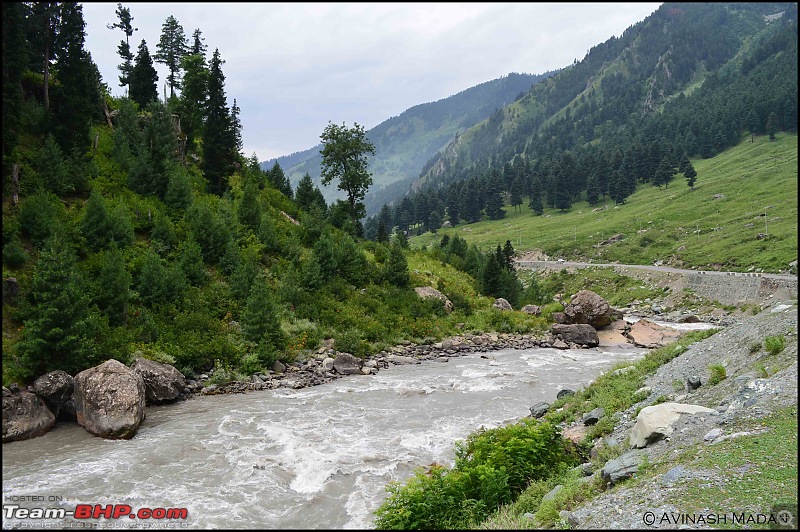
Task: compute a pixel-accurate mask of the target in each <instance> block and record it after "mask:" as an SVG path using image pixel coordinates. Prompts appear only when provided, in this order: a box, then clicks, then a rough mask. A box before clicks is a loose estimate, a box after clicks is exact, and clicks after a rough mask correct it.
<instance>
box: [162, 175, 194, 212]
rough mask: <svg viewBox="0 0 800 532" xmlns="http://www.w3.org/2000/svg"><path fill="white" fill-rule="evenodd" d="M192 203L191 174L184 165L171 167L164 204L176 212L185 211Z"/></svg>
mask: <svg viewBox="0 0 800 532" xmlns="http://www.w3.org/2000/svg"><path fill="white" fill-rule="evenodd" d="M192 201H193V194H192V184H191V182H190V181H189V173H188V172H187V171H186V168H185V167H184V166H183V165H180V164H173V165H171V166H170V170H169V181H168V182H167V191H166V193H165V194H164V203H166V204H167V205H168V206H170V207H172V208H173V209H175V210H178V211H185V210H187V209H188V208H189V207H190V206H191V204H192Z"/></svg>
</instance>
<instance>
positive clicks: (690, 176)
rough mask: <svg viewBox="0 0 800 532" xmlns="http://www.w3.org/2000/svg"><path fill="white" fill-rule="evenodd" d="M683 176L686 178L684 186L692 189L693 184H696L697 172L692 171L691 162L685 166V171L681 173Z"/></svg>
mask: <svg viewBox="0 0 800 532" xmlns="http://www.w3.org/2000/svg"><path fill="white" fill-rule="evenodd" d="M683 176H684V177H685V178H686V184H687V185H689V188H694V184H695V183H696V182H697V170H695V169H694V166H692V163H691V162H690V163H689V164H688V165H687V166H686V170H684V171H683Z"/></svg>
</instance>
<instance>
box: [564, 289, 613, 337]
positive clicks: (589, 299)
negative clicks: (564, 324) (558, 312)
mask: <svg viewBox="0 0 800 532" xmlns="http://www.w3.org/2000/svg"><path fill="white" fill-rule="evenodd" d="M564 314H565V315H566V317H567V320H568V322H569V323H588V324H589V325H591V326H592V327H594V328H595V329H599V328H600V327H605V326H606V325H608V324H609V323H611V321H612V320H611V307H610V306H609V304H608V301H606V300H605V299H603V298H602V297H600V296H599V295H597V294H595V293H594V292H592V291H591V290H581V291H580V292H578V293H577V294H575V295H574V296H572V300H571V301H570V303H569V305H567V306H566V307H565V308H564Z"/></svg>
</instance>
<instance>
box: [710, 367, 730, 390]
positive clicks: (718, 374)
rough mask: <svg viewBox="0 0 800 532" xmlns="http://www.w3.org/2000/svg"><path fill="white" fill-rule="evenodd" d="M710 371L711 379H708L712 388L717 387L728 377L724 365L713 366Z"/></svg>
mask: <svg viewBox="0 0 800 532" xmlns="http://www.w3.org/2000/svg"><path fill="white" fill-rule="evenodd" d="M708 369H709V370H710V371H711V377H710V378H709V379H708V384H710V385H711V386H716V385H717V384H719V383H720V382H722V381H724V380H725V379H726V378H727V377H728V375H727V374H726V372H725V366H723V365H722V364H712V365H710V366H709V367H708Z"/></svg>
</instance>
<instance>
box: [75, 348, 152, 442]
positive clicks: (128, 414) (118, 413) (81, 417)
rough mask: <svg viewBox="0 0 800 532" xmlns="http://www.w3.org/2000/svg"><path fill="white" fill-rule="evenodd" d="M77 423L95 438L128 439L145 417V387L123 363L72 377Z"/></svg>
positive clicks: (112, 361) (107, 363)
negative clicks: (73, 379) (73, 378)
mask: <svg viewBox="0 0 800 532" xmlns="http://www.w3.org/2000/svg"><path fill="white" fill-rule="evenodd" d="M73 397H74V400H75V413H76V416H77V418H78V424H79V425H81V426H82V427H83V428H85V429H86V430H87V431H89V432H90V433H92V434H94V435H95V436H100V437H101V438H106V439H112V440H116V439H130V438H132V437H133V436H134V435H135V434H136V431H137V430H138V429H139V425H141V423H142V421H144V418H145V397H146V392H145V384H144V380H143V379H142V377H141V376H140V375H139V374H138V373H137V372H135V371H133V370H132V369H130V368H128V367H127V366H125V364H123V363H122V362H119V361H117V360H114V359H111V360H107V361H105V362H103V363H102V364H100V365H99V366H95V367H93V368H89V369H86V370H84V371H81V372H80V373H78V374H77V375H76V376H75V392H74V396H73Z"/></svg>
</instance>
